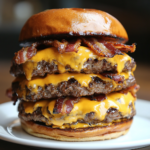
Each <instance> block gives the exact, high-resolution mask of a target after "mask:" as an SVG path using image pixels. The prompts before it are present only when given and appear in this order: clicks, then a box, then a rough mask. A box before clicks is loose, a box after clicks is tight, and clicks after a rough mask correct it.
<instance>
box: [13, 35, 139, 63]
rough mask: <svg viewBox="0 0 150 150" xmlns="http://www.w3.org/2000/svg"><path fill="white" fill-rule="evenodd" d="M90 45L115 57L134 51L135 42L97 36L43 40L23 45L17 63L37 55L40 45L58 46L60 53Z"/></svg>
mask: <svg viewBox="0 0 150 150" xmlns="http://www.w3.org/2000/svg"><path fill="white" fill-rule="evenodd" d="M82 41H83V43H84V44H85V45H86V46H88V47H90V48H91V50H92V51H94V52H95V53H96V54H97V55H99V56H103V57H108V58H109V57H113V56H115V55H123V53H122V52H134V51H135V48H136V46H135V44H132V45H125V44H122V43H114V42H110V41H105V40H102V39H97V38H93V37H90V38H82V40H81V39H74V40H69V41H66V40H65V39H63V40H62V41H58V40H43V41H39V42H35V43H33V44H32V45H31V46H30V47H25V48H24V47H23V48H22V49H21V50H20V51H18V52H17V53H15V57H14V60H15V63H16V64H22V63H25V62H26V61H27V60H29V59H31V58H32V57H33V56H34V55H36V52H37V47H38V46H40V45H45V46H53V47H55V48H57V50H58V52H59V53H64V52H78V48H79V46H80V45H81V42H82Z"/></svg>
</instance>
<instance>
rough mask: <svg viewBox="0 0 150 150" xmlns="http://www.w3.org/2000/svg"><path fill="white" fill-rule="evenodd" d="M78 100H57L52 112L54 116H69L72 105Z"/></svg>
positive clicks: (71, 98)
mask: <svg viewBox="0 0 150 150" xmlns="http://www.w3.org/2000/svg"><path fill="white" fill-rule="evenodd" d="M79 99H80V98H75V97H70V98H58V99H57V100H56V103H55V107H54V110H53V113H54V114H69V113H70V112H71V110H72V109H73V107H74V104H75V103H77V102H78V101H79Z"/></svg>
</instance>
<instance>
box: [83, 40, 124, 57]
mask: <svg viewBox="0 0 150 150" xmlns="http://www.w3.org/2000/svg"><path fill="white" fill-rule="evenodd" d="M82 40H83V42H84V44H85V45H87V46H88V47H90V48H91V49H92V50H93V51H94V52H95V53H96V54H97V55H99V56H103V57H113V56H114V55H116V54H118V55H123V54H122V52H121V51H120V50H118V49H116V48H115V47H114V46H113V44H112V43H111V42H106V41H104V40H101V39H96V38H82Z"/></svg>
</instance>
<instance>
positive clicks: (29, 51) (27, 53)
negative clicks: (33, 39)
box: [14, 43, 37, 64]
mask: <svg viewBox="0 0 150 150" xmlns="http://www.w3.org/2000/svg"><path fill="white" fill-rule="evenodd" d="M36 46H37V43H33V44H32V45H31V46H30V47H25V48H24V47H23V48H22V49H21V50H20V51H18V52H17V53H15V56H14V60H15V63H16V64H22V63H25V62H26V61H27V60H29V59H30V58H32V57H33V56H34V55H35V54H36V52H37V49H36Z"/></svg>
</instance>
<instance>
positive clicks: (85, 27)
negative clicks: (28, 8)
mask: <svg viewBox="0 0 150 150" xmlns="http://www.w3.org/2000/svg"><path fill="white" fill-rule="evenodd" d="M53 35H70V36H82V35H104V36H111V37H117V38H121V39H122V40H123V42H126V41H127V40H128V35H127V33H126V30H125V29H124V27H123V26H122V24H121V23H120V22H119V21H118V20H117V19H116V18H114V17H113V16H111V15H110V14H108V13H106V12H103V11H100V10H95V9H81V8H64V9H51V10H46V11H43V12H40V13H38V14H35V15H33V16H31V17H30V18H29V19H28V21H27V22H26V23H25V25H24V26H23V28H22V30H21V33H20V37H19V41H20V42H22V41H28V40H30V39H34V38H40V37H44V36H53Z"/></svg>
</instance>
